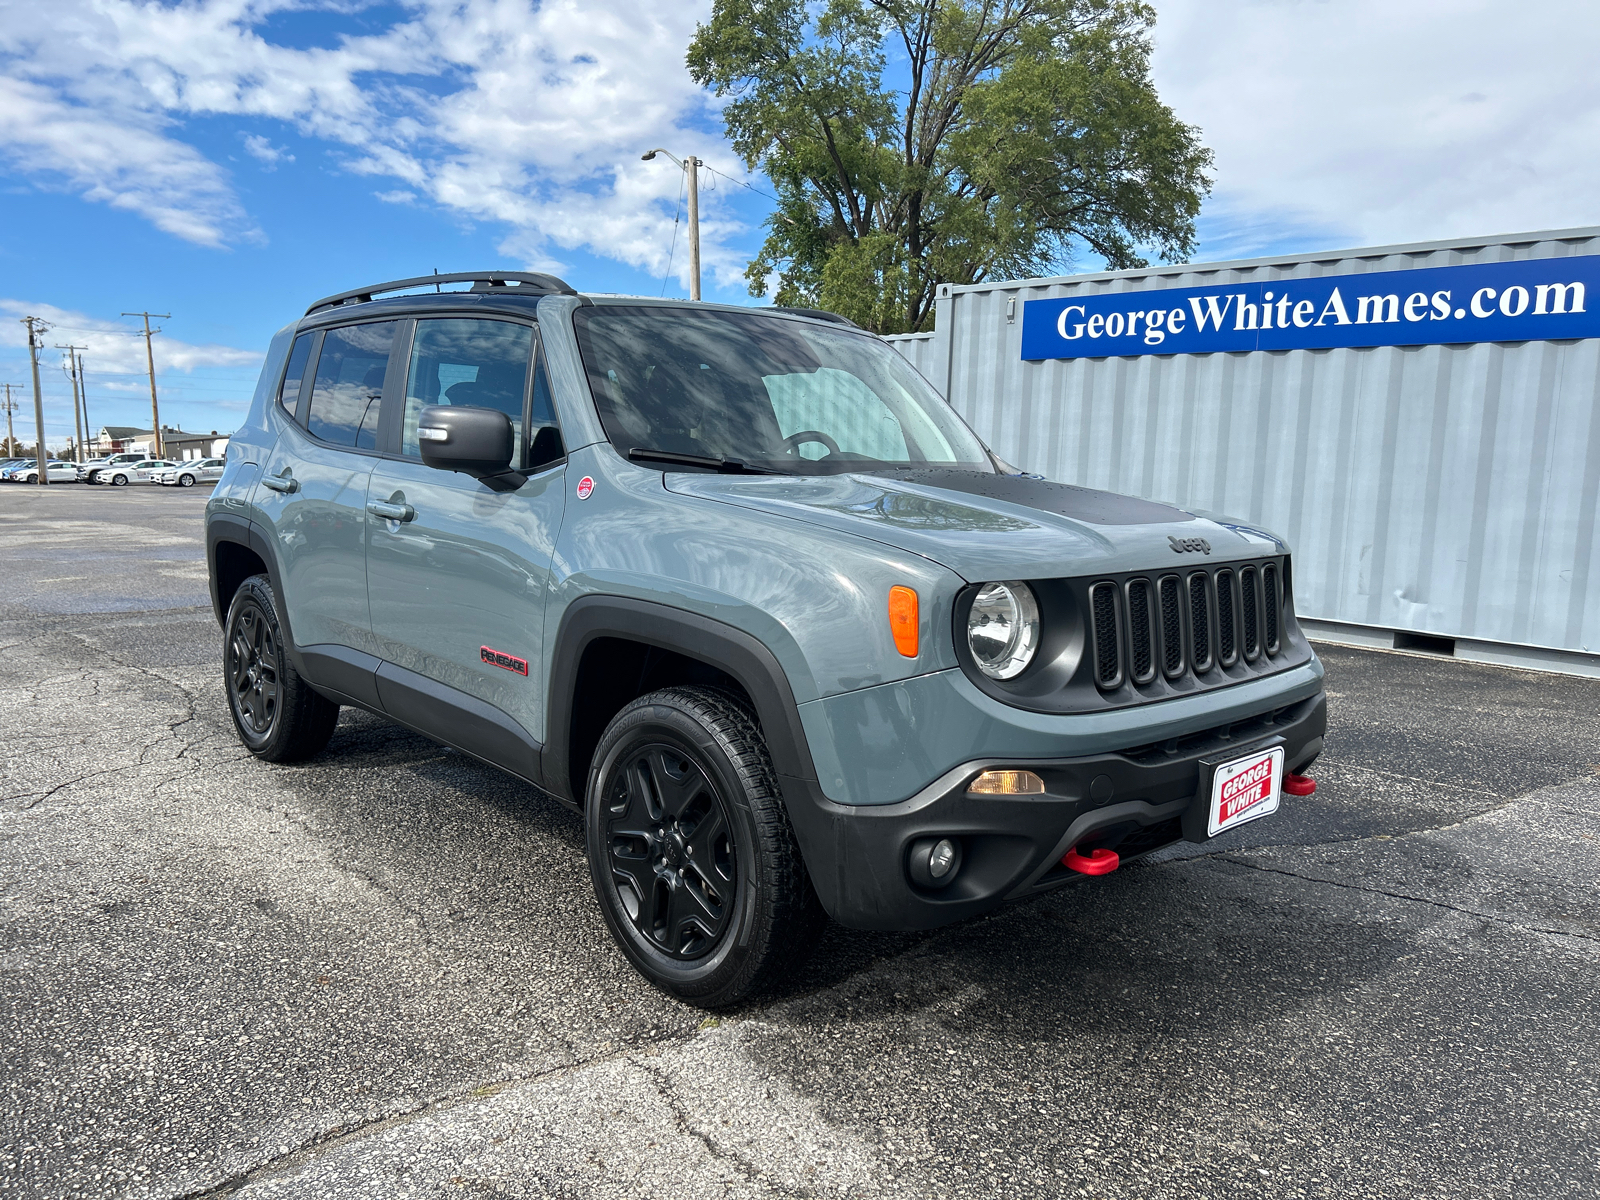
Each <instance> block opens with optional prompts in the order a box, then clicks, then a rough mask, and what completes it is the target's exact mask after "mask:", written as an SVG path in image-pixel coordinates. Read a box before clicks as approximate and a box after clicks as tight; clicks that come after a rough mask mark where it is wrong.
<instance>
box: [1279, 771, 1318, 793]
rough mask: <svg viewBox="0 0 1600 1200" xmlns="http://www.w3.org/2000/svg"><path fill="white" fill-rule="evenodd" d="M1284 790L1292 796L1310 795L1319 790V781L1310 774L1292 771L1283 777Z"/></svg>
mask: <svg viewBox="0 0 1600 1200" xmlns="http://www.w3.org/2000/svg"><path fill="white" fill-rule="evenodd" d="M1283 790H1284V791H1286V792H1288V793H1289V795H1291V796H1309V795H1311V793H1312V792H1314V791H1316V790H1317V781H1316V780H1315V779H1313V778H1311V776H1309V775H1296V774H1294V773H1293V772H1290V773H1289V774H1288V775H1285V776H1284V777H1283Z"/></svg>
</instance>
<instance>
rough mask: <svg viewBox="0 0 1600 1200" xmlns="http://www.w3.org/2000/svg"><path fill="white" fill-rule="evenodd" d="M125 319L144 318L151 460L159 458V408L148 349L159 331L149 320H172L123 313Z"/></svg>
mask: <svg viewBox="0 0 1600 1200" xmlns="http://www.w3.org/2000/svg"><path fill="white" fill-rule="evenodd" d="M122 315H123V316H125V317H143V318H144V360H145V363H146V365H147V366H149V368H150V449H151V454H150V457H151V458H160V457H161V406H160V405H159V404H158V403H157V402H156V355H155V351H154V350H152V349H151V348H150V337H151V335H152V334H157V333H160V332H161V330H159V329H151V328H150V318H151V317H160V318H161V319H162V320H164V321H170V320H172V314H171V313H148V312H125V313H123V314H122Z"/></svg>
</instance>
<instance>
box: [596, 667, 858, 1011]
mask: <svg viewBox="0 0 1600 1200" xmlns="http://www.w3.org/2000/svg"><path fill="white" fill-rule="evenodd" d="M585 812H586V818H585V826H586V828H587V834H588V836H587V841H588V847H589V870H590V874H591V875H592V876H593V877H594V887H595V894H596V896H597V897H598V898H599V900H600V910H601V912H602V913H603V914H604V915H605V919H606V924H607V925H608V926H610V928H611V934H612V936H613V937H614V938H616V940H617V944H618V945H619V946H621V948H622V951H623V953H624V954H626V955H627V957H628V959H629V961H630V962H632V963H633V965H634V966H635V967H636V968H638V970H639V972H640V973H641V974H642V975H644V977H645V978H646V979H648V980H650V982H651V983H653V984H655V985H656V986H657V987H659V988H661V989H662V990H663V991H665V992H668V993H670V994H672V995H674V996H676V997H678V998H679V999H680V1000H684V1001H686V1002H688V1003H689V1004H693V1005H695V1006H697V1007H699V1008H723V1007H726V1006H728V1005H731V1004H736V1003H738V1002H739V1001H741V1000H743V999H745V998H746V997H748V996H750V995H752V994H755V993H758V992H761V991H763V990H765V989H767V988H769V987H771V985H772V984H774V983H775V982H777V981H778V980H779V979H780V978H782V976H783V975H784V974H785V973H787V972H788V971H789V970H791V969H792V968H794V967H795V966H798V965H799V964H800V963H801V962H802V961H803V960H804V959H805V958H806V957H807V956H808V955H809V954H810V953H811V951H812V949H813V948H814V947H815V945H816V943H817V939H818V937H819V936H820V935H821V933H822V930H823V927H824V925H825V924H826V922H827V917H826V915H825V914H824V913H823V911H822V906H821V904H820V903H819V902H818V900H817V894H816V892H815V890H814V889H813V888H812V886H811V878H810V876H809V875H807V874H806V869H805V864H804V863H803V862H802V861H801V858H800V848H799V846H798V845H797V844H796V842H795V837H794V830H793V828H792V827H791V826H790V824H789V817H788V814H787V812H785V811H784V807H783V800H782V799H781V797H780V795H779V792H778V781H777V777H776V775H775V774H774V773H773V769H772V757H771V755H770V754H769V753H768V752H767V744H766V741H765V739H764V738H763V737H762V735H761V730H760V728H759V727H758V726H757V724H756V721H755V717H754V714H752V713H751V711H750V710H749V708H747V707H746V706H745V705H744V704H743V703H742V702H741V701H739V700H737V699H735V698H734V697H733V696H731V695H729V694H727V693H724V692H722V691H719V690H717V689H714V688H707V687H672V688H664V689H663V690H661V691H659V692H652V693H651V694H650V695H648V696H643V697H641V698H639V699H638V700H635V701H634V702H633V703H632V704H630V705H628V706H627V707H626V708H624V709H623V710H622V711H621V712H619V713H618V714H617V715H616V716H615V717H614V718H612V721H611V724H610V725H608V726H607V727H606V731H605V734H604V735H603V736H602V737H601V739H600V744H599V746H598V747H596V749H595V754H594V763H593V766H592V767H591V768H590V771H589V784H588V789H587V796H586V802H585ZM703 839H704V840H703Z"/></svg>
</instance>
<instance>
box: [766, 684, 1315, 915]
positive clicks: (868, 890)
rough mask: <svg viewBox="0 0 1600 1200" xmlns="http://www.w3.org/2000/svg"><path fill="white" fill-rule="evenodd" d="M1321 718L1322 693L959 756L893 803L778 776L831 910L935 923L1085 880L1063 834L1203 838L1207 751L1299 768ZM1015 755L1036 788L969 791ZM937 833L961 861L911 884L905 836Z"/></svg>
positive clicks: (1128, 849)
mask: <svg viewBox="0 0 1600 1200" xmlns="http://www.w3.org/2000/svg"><path fill="white" fill-rule="evenodd" d="M1327 725H1328V707H1327V698H1326V696H1325V695H1324V694H1323V693H1320V692H1319V693H1318V694H1317V695H1315V696H1312V697H1310V698H1308V699H1305V700H1301V701H1298V702H1296V703H1293V704H1290V705H1288V706H1287V707H1284V708H1281V709H1274V710H1271V711H1268V712H1265V713H1262V714H1260V715H1259V716H1257V717H1255V718H1252V719H1249V720H1245V721H1236V722H1234V723H1233V724H1232V725H1230V726H1225V727H1221V728H1218V729H1213V730H1207V731H1204V732H1201V733H1197V734H1194V735H1191V736H1189V737H1186V738H1181V739H1178V740H1177V742H1176V744H1173V743H1167V744H1162V745H1154V746H1141V747H1136V748H1130V749H1128V750H1125V751H1122V752H1119V753H1112V754H1097V755H1091V756H1088V757H1084V758H1066V759H1045V760H1031V761H1018V760H1011V759H1008V760H1004V761H1000V760H996V761H993V762H989V761H983V762H973V763H967V764H964V765H962V766H961V767H959V768H957V769H955V770H953V771H950V772H947V773H946V774H945V775H944V776H943V777H941V778H940V779H939V780H937V781H935V782H934V783H933V784H931V785H930V786H929V787H927V788H925V789H924V790H923V791H922V792H921V793H919V794H918V795H916V796H914V797H912V798H911V799H910V800H906V801H903V802H902V803H899V804H887V805H881V806H864V805H863V806H850V805H842V804H835V803H833V802H832V801H830V800H828V799H827V798H826V797H824V796H823V795H822V793H821V790H820V789H819V788H818V786H817V784H816V783H815V782H812V781H807V780H801V779H794V778H784V779H782V784H783V789H784V797H785V800H786V802H787V804H788V808H789V813H790V820H791V821H792V822H793V824H794V828H795V833H796V836H797V837H798V838H799V841H800V847H801V851H802V853H803V854H804V856H805V860H806V866H807V869H808V870H809V871H810V874H811V878H812V881H813V883H814V884H815V886H816V889H817V894H818V896H819V898H820V899H821V901H822V904H823V907H824V908H826V909H827V910H828V914H829V915H830V916H832V917H833V918H834V919H835V920H836V921H839V922H840V923H841V924H844V925H848V926H851V927H852V928H856V929H885V930H892V929H933V928H937V927H938V926H941V925H948V924H950V923H951V922H954V921H959V920H963V919H965V918H968V917H972V916H976V915H978V914H979V913H982V912H985V911H987V910H988V909H991V908H994V907H996V906H997V905H999V904H1002V903H1004V902H1005V901H1006V900H1010V899H1018V898H1021V897H1023V896H1027V895H1031V894H1034V893H1036V892H1038V891H1043V890H1047V889H1050V888H1053V887H1057V886H1060V885H1062V884H1066V883H1071V882H1076V881H1078V880H1081V879H1083V878H1084V877H1083V876H1082V875H1079V874H1077V873H1076V872H1073V871H1070V870H1068V869H1067V868H1065V867H1064V866H1062V865H1061V859H1062V856H1063V855H1065V854H1066V852H1067V851H1068V850H1070V849H1072V848H1073V847H1078V848H1079V850H1080V852H1083V851H1088V850H1090V849H1093V848H1096V847H1102V846H1103V847H1106V848H1108V849H1112V850H1116V851H1118V853H1119V854H1120V855H1121V856H1122V857H1123V858H1124V859H1127V858H1130V857H1134V856H1136V855H1139V854H1144V853H1148V852H1149V851H1151V850H1155V849H1157V848H1159V847H1160V846H1163V845H1166V844H1168V843H1171V842H1174V841H1177V840H1179V839H1180V838H1183V837H1186V836H1187V837H1189V838H1191V839H1192V840H1196V841H1199V840H1204V838H1205V819H1204V810H1205V806H1206V802H1207V799H1208V797H1207V796H1205V795H1203V794H1202V791H1201V789H1202V784H1203V780H1204V779H1205V777H1206V773H1207V764H1210V763H1214V762H1215V761H1216V760H1217V759H1218V758H1219V757H1223V758H1227V757H1238V756H1240V755H1243V754H1245V753H1248V752H1249V751H1250V750H1251V749H1252V748H1255V747H1265V746H1269V745H1281V746H1282V747H1283V749H1284V770H1285V772H1291V771H1301V770H1304V769H1305V768H1306V767H1308V766H1309V765H1310V764H1311V762H1312V761H1313V760H1314V759H1315V758H1316V757H1317V755H1318V754H1320V753H1321V752H1322V740H1323V736H1324V734H1325V733H1326V731H1327ZM1019 767H1020V768H1027V769H1028V770H1031V771H1033V772H1035V773H1036V774H1038V775H1039V776H1040V777H1041V778H1042V779H1043V780H1044V783H1045V793H1044V794H1043V795H1032V796H975V795H969V794H968V793H967V790H966V789H967V786H968V784H969V783H970V782H971V780H972V778H973V777H974V776H975V775H977V774H978V773H979V772H981V771H984V770H987V769H997V768H1019ZM1197 814H1198V819H1197ZM941 837H949V838H952V839H955V840H957V841H958V842H959V843H960V845H961V865H960V868H959V870H957V871H956V872H955V878H954V881H953V882H951V883H950V884H948V885H947V886H945V887H943V888H939V889H929V888H923V887H919V886H917V885H916V884H914V883H913V882H912V881H911V877H910V874H909V872H908V869H907V864H908V861H909V858H910V854H911V848H912V845H913V843H916V842H918V841H919V840H922V839H926V838H941Z"/></svg>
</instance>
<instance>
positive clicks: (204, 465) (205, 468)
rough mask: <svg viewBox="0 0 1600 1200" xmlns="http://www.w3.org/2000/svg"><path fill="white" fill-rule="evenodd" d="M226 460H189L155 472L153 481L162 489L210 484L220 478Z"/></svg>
mask: <svg viewBox="0 0 1600 1200" xmlns="http://www.w3.org/2000/svg"><path fill="white" fill-rule="evenodd" d="M226 461H227V460H226V459H221V458H191V459H186V460H185V461H183V462H181V463H179V464H178V465H177V466H175V467H168V468H167V469H166V470H164V471H158V472H156V474H155V476H154V478H155V481H156V482H157V483H159V484H161V486H163V487H193V486H194V485H195V484H197V483H210V482H213V481H214V480H218V479H221V478H222V468H223V466H224V465H225V464H226Z"/></svg>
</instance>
